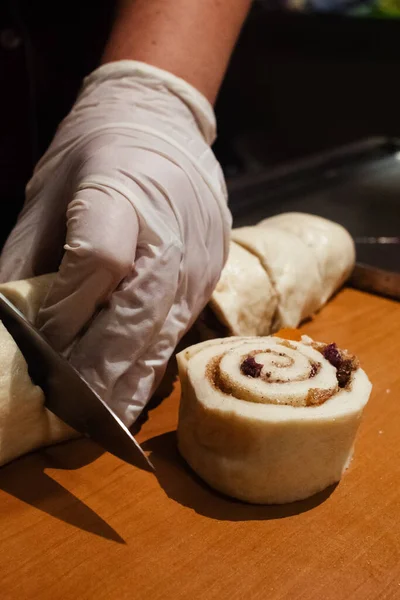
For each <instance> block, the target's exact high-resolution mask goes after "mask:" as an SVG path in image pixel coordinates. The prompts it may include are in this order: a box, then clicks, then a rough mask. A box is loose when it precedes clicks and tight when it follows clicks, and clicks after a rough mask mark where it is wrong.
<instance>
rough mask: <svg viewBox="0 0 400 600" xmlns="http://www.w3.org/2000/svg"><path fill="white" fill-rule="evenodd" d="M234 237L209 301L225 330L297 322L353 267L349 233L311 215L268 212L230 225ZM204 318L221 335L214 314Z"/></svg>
mask: <svg viewBox="0 0 400 600" xmlns="http://www.w3.org/2000/svg"><path fill="white" fill-rule="evenodd" d="M232 240H233V242H232V243H231V250H230V254H229V257H228V261H227V264H226V266H225V268H224V270H223V271H222V274H221V278H220V281H219V283H218V285H217V287H216V289H215V291H214V293H213V295H212V298H211V300H210V303H209V308H211V310H212V311H213V313H214V315H215V316H216V317H217V318H218V320H219V321H220V322H221V323H222V324H223V325H224V326H225V327H226V329H227V332H228V335H241V336H247V335H267V334H269V333H272V332H273V331H277V330H278V329H280V328H281V327H297V325H298V324H299V323H300V322H301V321H302V320H303V319H306V318H307V317H310V316H312V314H313V313H315V312H316V311H317V310H319V309H320V308H321V307H322V306H323V305H324V304H325V303H326V302H327V300H328V299H329V298H330V296H331V295H332V294H333V293H334V292H335V291H336V290H337V289H338V288H339V287H340V286H341V285H342V284H343V282H344V281H345V280H346V279H347V278H348V277H349V275H350V273H351V271H352V269H353V267H354V262H355V250H354V242H353V240H352V238H351V236H350V235H349V233H348V232H347V231H346V230H345V229H344V228H343V227H342V226H341V225H338V224H337V223H334V222H332V221H328V220H327V219H323V218H321V217H317V216H315V215H308V214H305V213H286V214H282V215H278V216H276V217H271V218H269V219H265V220H264V221H262V222H261V223H259V224H258V225H257V226H254V227H242V228H239V229H234V230H233V231H232ZM206 317H207V315H206V316H205V317H204V318H203V321H204V322H207V318H206ZM208 321H209V328H208V329H209V330H210V331H211V332H212V331H214V335H213V337H216V334H217V337H220V335H218V333H217V331H218V328H217V327H215V326H213V323H212V319H208ZM208 337H211V336H210V335H208Z"/></svg>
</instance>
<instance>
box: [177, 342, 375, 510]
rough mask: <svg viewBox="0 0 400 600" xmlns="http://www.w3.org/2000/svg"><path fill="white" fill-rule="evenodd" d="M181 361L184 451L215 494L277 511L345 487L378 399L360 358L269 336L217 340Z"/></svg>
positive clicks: (332, 346)
mask: <svg viewBox="0 0 400 600" xmlns="http://www.w3.org/2000/svg"><path fill="white" fill-rule="evenodd" d="M177 358H178V367H179V374H180V378H181V385H182V398H181V405H180V412H179V425H178V445H179V450H180V452H181V454H182V455H183V457H184V458H185V459H186V461H187V462H188V463H189V465H190V466H191V467H192V468H193V469H194V471H196V473H198V475H200V477H202V478H203V479H204V480H205V481H206V482H207V483H209V484H210V485H211V486H212V487H214V488H215V489H217V490H219V491H221V492H223V493H225V494H227V495H230V496H233V497H235V498H238V499H240V500H244V501H246V502H252V503H262V504H264V503H265V504H275V503H285V502H292V501H294V500H300V499H303V498H306V497H308V496H311V495H312V494H315V493H316V492H319V491H321V490H323V489H324V488H326V487H327V486H329V485H330V484H333V483H335V482H337V481H339V480H340V478H341V476H342V473H343V471H344V470H345V469H346V467H347V466H348V464H349V462H350V459H351V456H352V453H353V445H354V440H355V436H356V432H357V428H358V425H359V423H360V418H361V414H362V410H363V408H364V406H365V404H366V403H367V401H368V398H369V395H370V392H371V383H370V381H369V379H368V377H367V375H366V374H365V372H364V371H363V370H362V369H361V368H360V366H359V363H358V360H357V359H356V358H355V357H354V356H351V355H350V354H349V353H347V352H346V351H342V350H340V349H338V348H337V346H336V345H335V344H320V343H316V342H314V341H313V340H311V339H310V338H307V337H305V336H303V337H302V338H301V341H295V340H290V341H289V340H286V339H284V338H282V337H276V336H274V337H272V336H269V337H248V338H237V337H235V338H233V337H231V338H224V339H217V340H210V341H207V342H203V343H201V344H197V345H195V346H192V347H190V348H188V349H186V350H184V351H183V352H181V353H180V354H178V357H177Z"/></svg>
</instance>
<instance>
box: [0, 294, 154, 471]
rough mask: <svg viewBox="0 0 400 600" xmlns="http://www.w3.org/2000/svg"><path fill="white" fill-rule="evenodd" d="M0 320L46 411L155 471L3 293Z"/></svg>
mask: <svg viewBox="0 0 400 600" xmlns="http://www.w3.org/2000/svg"><path fill="white" fill-rule="evenodd" d="M0 320H1V321H2V322H3V325H4V326H5V328H6V329H7V330H8V332H9V333H10V335H11V336H12V337H13V338H14V341H15V342H16V344H17V346H18V347H19V349H20V351H21V352H22V354H23V356H24V358H25V360H26V362H27V364H28V371H29V375H30V377H31V379H32V381H33V382H34V383H35V384H36V385H38V386H40V387H41V388H42V390H43V393H44V395H45V406H46V408H48V409H49V410H50V411H51V412H53V413H54V414H55V415H56V416H57V417H59V418H60V419H61V420H62V421H64V422H65V423H67V425H70V427H72V428H73V429H75V430H76V431H78V432H79V433H82V434H83V435H85V436H87V437H90V438H91V439H92V440H93V441H95V442H97V443H98V444H99V445H100V446H102V447H103V448H104V449H105V450H107V451H108V452H111V454H114V455H115V456H117V457H118V458H121V459H122V460H124V461H126V462H128V463H130V464H133V465H135V466H138V467H140V468H143V469H145V470H147V471H149V470H150V471H154V467H153V465H152V464H151V462H150V460H149V459H148V458H147V456H146V455H145V453H144V452H143V450H142V449H141V447H140V446H139V444H138V443H137V441H136V440H135V438H134V437H133V435H132V434H131V433H130V431H129V430H128V428H127V427H126V426H125V425H124V424H123V423H122V421H121V420H120V419H119V418H118V417H117V415H116V414H115V413H114V412H113V411H112V410H111V409H110V408H109V407H108V406H107V404H105V402H103V400H102V399H101V398H100V396H98V395H97V394H96V393H95V392H94V391H93V390H92V389H91V388H90V387H89V386H88V384H87V383H86V382H85V381H84V379H82V377H81V376H80V375H79V373H78V371H77V370H76V369H75V368H74V367H73V366H72V365H71V364H70V363H69V362H68V361H67V360H66V359H65V358H64V357H63V356H61V354H59V353H58V352H56V351H55V350H54V349H53V348H52V347H51V346H50V344H49V343H48V342H47V341H46V339H45V338H44V337H43V335H42V334H41V333H40V332H39V331H38V330H37V329H35V327H33V325H32V324H31V323H30V322H29V321H28V320H27V319H26V317H25V316H24V315H23V314H22V313H21V312H20V311H19V310H18V309H17V308H15V306H14V305H13V304H12V303H11V302H10V301H9V300H8V299H7V298H6V297H5V296H4V295H3V294H1V293H0Z"/></svg>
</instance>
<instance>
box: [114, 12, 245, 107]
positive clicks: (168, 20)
mask: <svg viewBox="0 0 400 600" xmlns="http://www.w3.org/2000/svg"><path fill="white" fill-rule="evenodd" d="M250 4H251V0H230V1H229V2H227V1H224V0H121V1H120V10H119V14H118V17H117V19H116V22H115V25H114V28H113V30H112V33H111V36H110V39H109V42H108V44H107V47H106V49H105V53H104V57H103V62H104V63H107V62H112V61H116V60H124V59H130V60H139V61H143V62H147V63H149V64H151V65H154V66H156V67H159V68H161V69H165V70H166V71H169V72H171V73H173V74H174V75H177V76H178V77H181V78H182V79H185V80H186V81H187V82H188V83H190V84H192V85H193V86H194V87H196V88H197V89H198V90H199V91H200V92H202V93H203V94H204V95H205V96H206V97H207V98H208V100H209V101H210V102H212V103H213V102H214V101H215V98H216V95H217V93H218V90H219V87H220V85H221V81H222V78H223V76H224V73H225V70H226V67H227V64H228V61H229V58H230V55H231V52H232V49H233V46H234V44H235V42H236V39H237V37H238V35H239V31H240V28H241V26H242V24H243V22H244V19H245V17H246V15H247V12H248V9H249V7H250Z"/></svg>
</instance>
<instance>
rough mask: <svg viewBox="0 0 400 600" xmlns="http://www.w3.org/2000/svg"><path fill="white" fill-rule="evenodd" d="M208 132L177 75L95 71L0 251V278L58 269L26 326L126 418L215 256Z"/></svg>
mask: <svg viewBox="0 0 400 600" xmlns="http://www.w3.org/2000/svg"><path fill="white" fill-rule="evenodd" d="M214 135H215V122H214V115H213V111H212V109H211V106H210V105H209V103H208V102H207V100H206V99H205V98H204V97H203V96H202V95H201V94H200V93H199V92H197V91H196V90H195V89H194V88H192V87H191V86H190V85H189V84H187V83H186V82H184V81H182V80H180V79H178V78H177V77H175V76H173V75H171V74H169V73H166V72H164V71H162V70H160V69H156V68H154V67H150V66H148V65H146V64H143V63H139V62H134V61H121V62H116V63H110V64H108V65H105V66H103V67H100V68H99V69H98V70H97V71H95V72H94V73H93V74H92V75H90V76H89V77H88V78H87V80H86V81H85V83H84V86H83V89H82V92H81V94H80V96H79V98H78V100H77V102H76V104H75V106H74V107H73V109H72V111H71V112H70V114H69V115H68V117H67V118H66V119H65V120H64V122H63V123H62V124H61V125H60V127H59V129H58V131H57V133H56V136H55V139H54V140H53V142H52V144H51V146H50V148H49V150H48V151H47V153H46V154H45V156H44V157H43V158H42V160H41V161H40V162H39V164H38V165H37V168H36V170H35V172H34V175H33V178H32V180H31V182H30V183H29V184H28V186H27V197H26V203H25V206H24V208H23V211H22V213H21V215H20V217H19V220H18V222H17V225H16V227H15V228H14V230H13V231H12V233H11V235H10V237H9V239H8V241H7V243H6V246H5V248H4V251H3V254H2V257H1V261H0V280H1V281H9V280H15V279H25V278H28V277H32V276H34V275H39V274H42V273H48V272H51V271H54V270H57V269H58V267H59V272H58V275H57V277H56V279H55V282H54V284H53V286H52V288H51V290H50V292H49V294H48V296H47V298H46V300H45V303H44V306H43V307H42V309H41V310H40V312H39V315H38V321H37V324H38V325H39V326H40V328H41V329H42V331H43V333H44V334H45V336H46V337H47V338H48V339H49V341H50V342H51V343H52V345H53V346H54V347H56V348H57V349H58V350H60V351H62V352H63V353H64V354H65V355H67V356H69V359H70V361H71V362H72V364H73V365H74V366H75V367H76V368H77V369H78V370H79V371H80V373H81V374H82V376H83V377H84V378H85V379H86V381H87V382H88V383H89V385H90V386H91V387H92V388H93V389H94V390H95V391H97V392H98V393H99V394H100V396H101V397H102V398H103V399H104V400H105V401H106V402H107V403H108V404H109V405H110V406H111V407H112V408H113V409H114V410H115V412H116V413H117V414H118V415H119V416H120V417H121V418H122V419H123V421H124V422H125V423H126V424H127V425H130V424H131V423H132V422H133V421H134V420H135V419H136V417H137V416H138V415H139V413H140V412H141V410H142V408H143V406H144V405H145V403H146V402H147V400H148V399H149V397H150V395H151V393H152V391H153V390H154V389H155V387H156V385H157V383H158V382H159V380H160V378H161V377H162V374H163V372H164V369H165V366H166V364H167V361H168V359H169V357H170V356H171V354H172V352H173V349H174V347H175V345H176V343H177V341H178V340H179V338H180V337H181V336H182V335H183V334H184V333H185V331H186V330H187V329H188V328H189V326H190V325H191V324H192V323H193V321H194V320H195V318H196V317H197V315H198V314H199V312H200V311H201V310H202V308H203V307H204V305H205V304H206V303H207V301H208V299H209V297H210V295H211V293H212V291H213V288H214V287H215V285H216V283H217V281H218V278H219V275H220V272H221V269H222V267H223V264H224V262H225V260H226V257H227V253H228V241H229V232H230V225H231V220H230V214H229V211H228V209H227V204H226V200H227V199H226V189H225V184H224V181H223V177H222V173H221V169H220V167H219V164H218V163H217V161H216V159H215V157H214V155H213V153H212V151H211V149H210V144H211V143H212V142H213V139H214ZM64 244H65V245H64ZM63 249H64V252H63ZM61 259H62V260H61ZM60 260H61V264H60Z"/></svg>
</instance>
